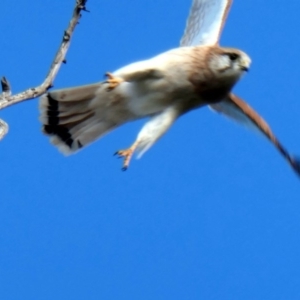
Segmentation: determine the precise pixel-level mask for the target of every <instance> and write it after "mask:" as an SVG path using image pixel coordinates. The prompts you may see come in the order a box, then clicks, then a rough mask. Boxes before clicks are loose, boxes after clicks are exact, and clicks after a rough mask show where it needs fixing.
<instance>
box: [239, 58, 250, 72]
mask: <svg viewBox="0 0 300 300" xmlns="http://www.w3.org/2000/svg"><path fill="white" fill-rule="evenodd" d="M250 64H251V60H250V59H249V58H248V57H243V58H242V59H241V60H240V68H241V70H242V71H245V72H248V71H249V68H250Z"/></svg>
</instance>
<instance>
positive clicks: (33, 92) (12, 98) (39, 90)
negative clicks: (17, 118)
mask: <svg viewBox="0 0 300 300" xmlns="http://www.w3.org/2000/svg"><path fill="white" fill-rule="evenodd" d="M86 2H87V0H76V3H75V7H74V10H73V15H72V18H71V20H70V22H69V25H68V28H67V29H66V30H65V31H64V35H63V39H62V42H61V45H60V47H59V49H58V51H57V53H56V55H55V57H54V59H53V62H52V64H51V66H50V69H49V72H48V74H47V76H46V78H45V79H44V81H43V83H42V84H40V85H39V86H37V87H34V88H29V89H27V90H25V91H22V92H20V93H18V94H15V95H13V94H12V90H11V85H10V84H9V81H8V80H7V79H6V78H5V77H2V79H1V87H2V93H0V110H1V109H4V108H6V107H8V106H10V105H13V104H17V103H19V102H23V101H25V100H30V99H34V98H37V97H40V96H41V95H43V94H44V93H46V92H47V90H48V89H50V88H52V87H53V82H54V79H55V78H56V76H57V74H58V71H59V69H60V67H61V64H62V63H64V64H65V63H66V58H65V57H66V54H67V51H68V49H69V46H70V42H71V38H72V35H73V33H74V30H75V27H76V25H77V24H78V23H79V19H80V17H81V11H86V12H88V10H87V9H86V6H85V5H86ZM7 132H8V125H7V123H6V122H4V121H3V120H1V119H0V140H1V139H2V138H3V137H4V136H5V135H6V133H7Z"/></svg>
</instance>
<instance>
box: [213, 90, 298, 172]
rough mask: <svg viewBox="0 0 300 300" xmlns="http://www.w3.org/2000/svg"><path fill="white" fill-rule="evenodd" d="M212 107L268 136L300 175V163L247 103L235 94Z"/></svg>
mask: <svg viewBox="0 0 300 300" xmlns="http://www.w3.org/2000/svg"><path fill="white" fill-rule="evenodd" d="M210 107H211V108H212V109H213V110H215V111H217V112H219V113H221V114H224V115H225V116H227V117H229V118H232V119H234V120H235V121H237V122H239V123H241V124H242V125H245V126H246V127H248V128H250V129H254V130H256V131H259V132H260V133H262V134H263V135H264V136H266V137H267V138H268V139H269V140H270V141H271V143H272V144H273V145H274V146H275V147H276V148H277V150H278V151H279V152H280V153H281V154H282V155H283V157H284V158H285V159H286V160H287V161H288V163H289V164H290V165H291V167H292V168H293V169H294V170H295V171H296V172H297V173H298V175H300V163H299V161H298V160H296V159H295V158H294V157H293V156H292V155H290V154H289V152H288V151H287V150H286V149H285V148H284V147H283V145H282V144H281V143H280V141H279V140H278V139H277V138H276V136H275V135H274V134H273V132H272V130H271V128H270V127H269V125H268V124H267V122H266V121H265V120H264V119H263V118H262V117H261V116H260V115H259V114H258V113H257V112H256V111H255V110H254V109H253V108H252V107H250V106H249V105H248V104H247V103H246V102H245V101H243V100H242V99H241V98H239V97H238V96H236V95H234V94H229V95H228V97H227V98H226V99H225V100H223V101H221V102H218V103H216V104H212V105H210Z"/></svg>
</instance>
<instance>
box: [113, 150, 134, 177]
mask: <svg viewBox="0 0 300 300" xmlns="http://www.w3.org/2000/svg"><path fill="white" fill-rule="evenodd" d="M132 154H133V150H132V149H130V148H129V149H126V150H119V151H117V152H116V153H115V154H114V155H117V156H118V158H124V163H123V167H122V171H126V170H127V169H128V166H129V163H130V160H131V157H132Z"/></svg>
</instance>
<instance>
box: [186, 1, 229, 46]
mask: <svg viewBox="0 0 300 300" xmlns="http://www.w3.org/2000/svg"><path fill="white" fill-rule="evenodd" d="M231 4H232V0H193V3H192V7H191V11H190V15H189V17H188V20H187V25H186V28H185V32H184V34H183V37H182V39H181V41H180V46H182V47H184V46H196V45H215V44H218V42H219V38H220V35H221V32H222V29H223V26H224V23H225V21H226V18H227V15H228V12H229V10H230V6H231Z"/></svg>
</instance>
